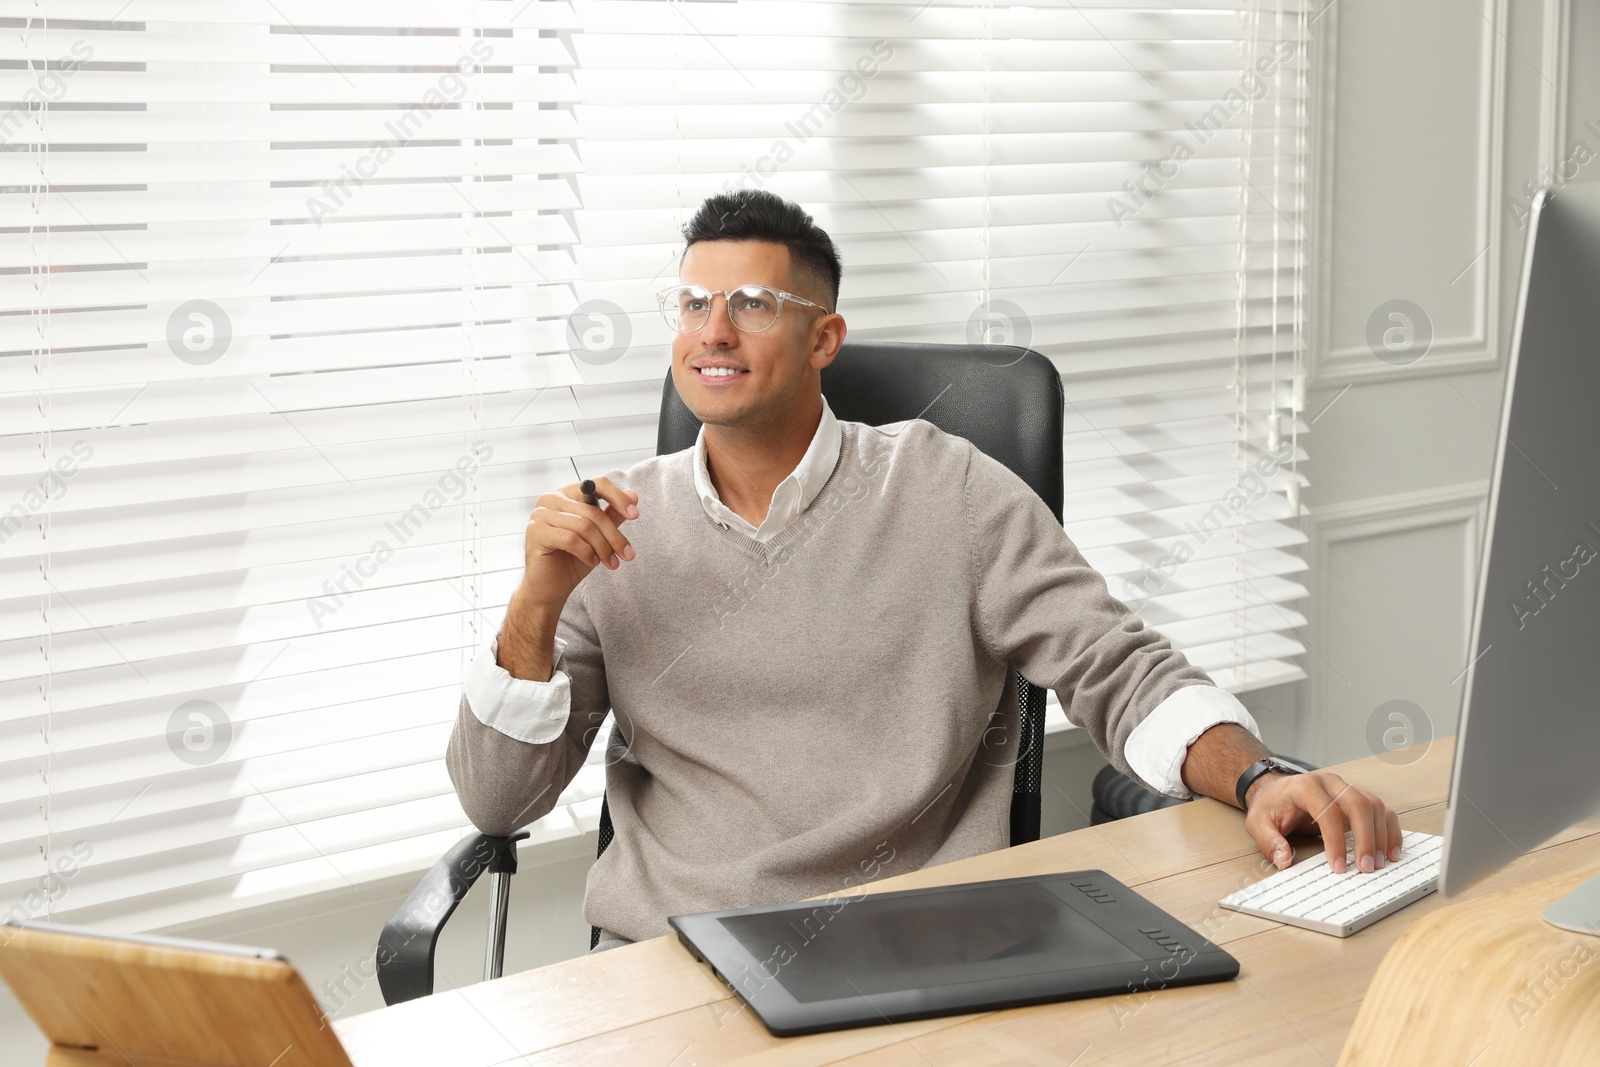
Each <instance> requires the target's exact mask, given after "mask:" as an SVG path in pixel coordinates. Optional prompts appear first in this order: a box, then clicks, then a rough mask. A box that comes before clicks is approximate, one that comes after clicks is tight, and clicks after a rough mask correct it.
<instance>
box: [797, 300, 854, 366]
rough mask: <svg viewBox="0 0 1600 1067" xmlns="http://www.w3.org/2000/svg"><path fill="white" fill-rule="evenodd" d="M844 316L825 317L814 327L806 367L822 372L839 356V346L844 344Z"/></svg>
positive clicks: (835, 313) (832, 315) (835, 314)
mask: <svg viewBox="0 0 1600 1067" xmlns="http://www.w3.org/2000/svg"><path fill="white" fill-rule="evenodd" d="M844 335H845V325H844V316H843V315H840V314H839V313H837V312H834V313H833V314H831V315H823V316H822V317H821V318H819V319H818V320H817V322H816V325H815V326H813V327H812V333H811V353H810V355H809V356H808V357H807V359H806V365H807V366H809V367H811V368H812V369H813V370H816V371H819V372H820V371H821V370H822V369H823V368H824V367H826V366H828V365H829V364H831V363H832V362H833V361H834V360H835V359H837V358H838V356H839V346H840V345H842V344H844Z"/></svg>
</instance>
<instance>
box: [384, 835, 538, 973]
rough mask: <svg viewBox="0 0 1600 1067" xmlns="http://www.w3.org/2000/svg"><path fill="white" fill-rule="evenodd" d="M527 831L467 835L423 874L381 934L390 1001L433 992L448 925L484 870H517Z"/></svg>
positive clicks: (508, 872)
mask: <svg viewBox="0 0 1600 1067" xmlns="http://www.w3.org/2000/svg"><path fill="white" fill-rule="evenodd" d="M527 836H528V831H526V830H518V831H517V832H516V833H514V834H512V835H511V836H510V837H492V836H490V835H489V834H472V835H470V836H467V837H463V838H462V839H461V840H460V841H457V842H456V843H455V844H454V845H452V846H451V848H450V851H449V852H446V853H445V854H444V855H443V856H441V857H440V858H439V860H438V862H436V863H435V864H434V865H433V866H432V867H430V868H429V869H428V873H427V874H425V875H423V876H422V881H420V882H418V883H417V887H416V888H415V889H413V890H412V891H411V895H410V896H408V897H406V899H405V900H404V902H402V903H401V905H400V907H399V909H398V910H397V911H396V912H395V913H394V915H393V916H392V917H391V918H390V919H389V921H388V922H387V923H385V924H384V927H383V933H382V934H380V935H379V937H378V955H377V964H378V988H379V989H381V990H382V991H383V1002H384V1003H385V1004H399V1003H401V1002H403V1001H407V1000H415V999H416V998H417V997H426V996H429V995H431V994H432V993H433V952H434V948H435V946H436V945H437V944H438V941H439V934H440V932H441V931H442V930H443V929H444V924H445V923H446V922H447V921H449V919H450V916H451V915H452V914H453V913H454V912H455V910H456V905H458V904H460V903H461V899H462V898H463V897H465V896H466V895H467V890H469V889H471V888H472V886H473V884H474V883H475V882H477V880H478V876H479V875H481V874H483V872H484V871H491V872H494V873H497V874H516V873H517V842H518V841H522V840H525V839H526V838H527Z"/></svg>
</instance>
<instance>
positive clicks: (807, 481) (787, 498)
mask: <svg viewBox="0 0 1600 1067" xmlns="http://www.w3.org/2000/svg"><path fill="white" fill-rule="evenodd" d="M843 443H844V433H843V431H841V430H840V429H839V420H838V419H837V418H835V417H834V414H833V409H832V408H831V407H829V406H828V398H827V397H823V398H822V419H821V421H819V422H818V423H817V432H816V433H815V434H813V435H812V436H811V446H810V447H809V448H807V449H806V454H805V455H803V456H801V457H800V463H799V465H798V466H796V467H795V469H794V470H793V472H791V473H790V475H789V476H788V477H787V478H785V479H784V480H783V481H781V482H779V483H778V488H776V489H774V490H773V491H772V504H771V505H770V506H769V507H768V508H767V516H766V518H764V519H762V520H761V525H760V527H759V528H758V527H755V526H751V525H750V523H749V522H748V521H747V520H746V519H745V518H744V516H742V515H739V514H738V513H736V512H734V511H733V510H731V509H730V508H729V507H728V506H727V505H726V504H724V503H723V502H722V498H721V497H719V496H717V490H716V487H715V486H713V485H712V484H711V474H710V471H709V468H707V466H706V428H705V426H703V425H702V426H701V427H700V433H699V436H697V437H696V438H695V439H694V487H695V490H696V491H697V492H698V493H699V494H700V504H701V506H702V507H704V508H705V509H706V514H707V515H710V516H711V518H712V519H713V520H715V521H716V522H718V523H720V524H721V525H722V526H723V527H725V528H726V527H729V526H731V527H733V528H734V529H735V530H738V531H739V532H740V533H742V534H744V535H745V536H747V537H753V538H755V540H756V541H758V542H761V543H763V544H764V543H766V542H767V541H768V540H770V539H771V538H772V537H774V536H775V535H776V534H777V533H778V532H779V531H781V530H782V529H783V528H784V527H785V526H788V525H789V524H790V523H791V522H793V521H794V520H795V519H798V518H799V517H800V515H801V513H802V512H804V511H805V510H806V508H808V507H810V506H811V501H813V500H814V499H816V496H817V494H818V493H819V492H821V491H822V487H823V485H825V484H826V483H827V481H828V477H829V475H831V474H832V473H833V468H834V467H835V466H836V465H837V464H838V462H839V449H840V447H842V445H843ZM730 476H731V477H737V476H738V475H737V474H734V475H728V474H724V475H723V479H724V480H727V478H729V477H730Z"/></svg>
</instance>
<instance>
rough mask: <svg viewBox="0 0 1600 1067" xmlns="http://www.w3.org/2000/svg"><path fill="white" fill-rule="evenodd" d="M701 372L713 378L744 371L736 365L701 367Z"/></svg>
mask: <svg viewBox="0 0 1600 1067" xmlns="http://www.w3.org/2000/svg"><path fill="white" fill-rule="evenodd" d="M700 373H701V374H705V375H708V376H710V377H712V378H726V377H727V376H728V375H730V374H743V373H744V371H742V370H739V369H737V368H735V367H701V368H700Z"/></svg>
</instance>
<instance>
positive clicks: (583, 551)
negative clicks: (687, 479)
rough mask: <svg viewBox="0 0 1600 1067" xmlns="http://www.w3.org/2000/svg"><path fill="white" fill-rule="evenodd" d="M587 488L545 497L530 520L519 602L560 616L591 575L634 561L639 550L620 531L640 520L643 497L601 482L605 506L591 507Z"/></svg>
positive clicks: (597, 486)
mask: <svg viewBox="0 0 1600 1067" xmlns="http://www.w3.org/2000/svg"><path fill="white" fill-rule="evenodd" d="M581 484H582V483H580V482H573V483H572V484H571V485H564V486H562V487H561V488H560V489H558V490H556V491H555V492H553V493H546V494H544V495H543V496H541V497H540V498H539V500H538V506H536V507H535V508H534V509H533V515H532V517H531V518H529V520H528V529H527V534H526V536H525V538H524V547H525V550H526V558H525V560H524V562H523V571H522V588H521V589H519V590H518V599H519V600H521V601H522V602H523V605H524V606H525V607H527V608H529V609H533V610H538V611H541V612H544V613H548V614H554V615H560V614H561V609H562V607H563V606H565V604H566V602H567V598H568V597H569V596H571V595H572V591H573V590H574V589H576V588H577V587H578V583H579V582H581V581H583V579H584V578H585V577H586V576H587V575H588V574H589V572H590V571H592V570H594V569H595V568H596V567H598V566H600V565H601V564H602V563H603V564H605V565H606V567H608V568H609V569H611V570H616V569H617V568H619V567H621V566H622V564H623V562H624V561H626V560H631V559H633V557H634V551H633V545H631V544H630V543H629V542H628V539H627V538H626V537H623V536H622V531H620V530H618V529H617V527H618V526H619V525H621V524H622V523H624V522H627V521H628V520H629V519H636V518H638V517H639V506H638V505H639V494H638V493H636V492H634V491H633V490H632V489H620V488H618V487H617V485H616V483H615V482H613V481H611V479H609V478H596V479H595V480H594V495H595V497H596V498H597V499H598V500H599V501H600V503H599V505H591V504H588V503H586V502H585V501H584V498H583V491H582V488H581Z"/></svg>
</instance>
